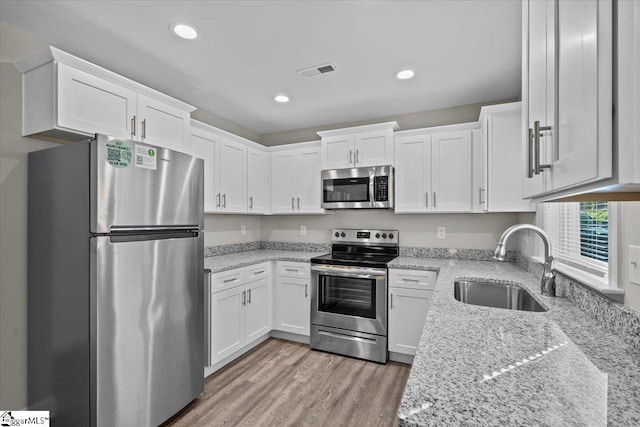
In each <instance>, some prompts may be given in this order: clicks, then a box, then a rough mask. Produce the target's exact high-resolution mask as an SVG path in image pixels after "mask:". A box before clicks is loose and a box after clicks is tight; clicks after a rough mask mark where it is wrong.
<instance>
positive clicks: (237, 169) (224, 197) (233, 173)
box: [218, 138, 247, 213]
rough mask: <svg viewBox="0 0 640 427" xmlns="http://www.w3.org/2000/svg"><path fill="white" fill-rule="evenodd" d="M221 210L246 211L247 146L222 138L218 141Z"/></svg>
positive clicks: (228, 211) (230, 211)
mask: <svg viewBox="0 0 640 427" xmlns="http://www.w3.org/2000/svg"><path fill="white" fill-rule="evenodd" d="M219 163H220V166H219V169H220V173H219V175H218V179H219V181H220V185H219V188H220V193H221V196H220V197H221V211H222V212H227V213H246V212H247V147H246V146H245V145H243V144H240V143H237V142H234V141H230V140H227V139H225V138H222V141H221V142H220V162H219Z"/></svg>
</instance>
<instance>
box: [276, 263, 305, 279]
mask: <svg viewBox="0 0 640 427" xmlns="http://www.w3.org/2000/svg"><path fill="white" fill-rule="evenodd" d="M278 276H285V277H305V278H308V277H311V266H310V264H308V263H306V262H289V261H278Z"/></svg>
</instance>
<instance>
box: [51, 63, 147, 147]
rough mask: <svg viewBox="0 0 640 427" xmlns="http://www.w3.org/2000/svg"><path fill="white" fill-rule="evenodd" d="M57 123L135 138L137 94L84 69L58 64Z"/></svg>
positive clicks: (70, 127)
mask: <svg viewBox="0 0 640 427" xmlns="http://www.w3.org/2000/svg"><path fill="white" fill-rule="evenodd" d="M57 71H58V100H57V103H58V104H57V115H58V117H57V125H58V126H60V127H64V128H68V129H72V130H78V131H81V132H85V133H87V134H93V133H104V134H106V135H111V136H118V137H121V138H136V137H137V135H138V134H139V129H138V130H137V132H136V134H135V135H134V132H133V128H132V126H131V125H132V119H133V118H134V116H135V115H136V108H137V107H136V103H137V94H136V93H135V92H134V91H132V90H129V89H125V88H123V87H120V86H118V85H116V84H113V83H111V82H108V81H106V80H103V79H101V78H99V77H96V76H94V75H91V74H89V73H85V72H84V71H80V70H76V69H74V68H70V67H68V66H66V65H64V64H60V63H58V64H57Z"/></svg>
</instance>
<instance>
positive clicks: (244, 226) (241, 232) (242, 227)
mask: <svg viewBox="0 0 640 427" xmlns="http://www.w3.org/2000/svg"><path fill="white" fill-rule="evenodd" d="M240 234H241V235H243V236H246V235H247V226H246V225H244V224H242V225H241V226H240Z"/></svg>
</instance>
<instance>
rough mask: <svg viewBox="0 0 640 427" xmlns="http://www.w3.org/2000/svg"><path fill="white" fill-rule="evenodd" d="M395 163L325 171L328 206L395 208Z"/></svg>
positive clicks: (324, 200)
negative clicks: (392, 164) (393, 164)
mask: <svg viewBox="0 0 640 427" xmlns="http://www.w3.org/2000/svg"><path fill="white" fill-rule="evenodd" d="M393 174H394V171H393V166H372V167H368V168H351V169H331V170H324V171H322V207H323V208H324V209H389V208H393Z"/></svg>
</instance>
